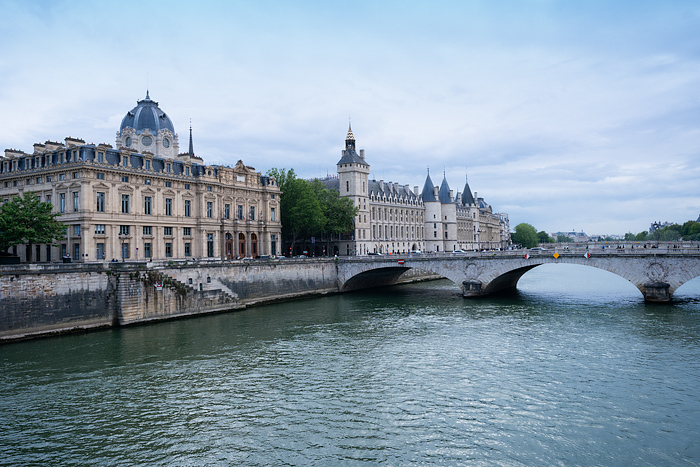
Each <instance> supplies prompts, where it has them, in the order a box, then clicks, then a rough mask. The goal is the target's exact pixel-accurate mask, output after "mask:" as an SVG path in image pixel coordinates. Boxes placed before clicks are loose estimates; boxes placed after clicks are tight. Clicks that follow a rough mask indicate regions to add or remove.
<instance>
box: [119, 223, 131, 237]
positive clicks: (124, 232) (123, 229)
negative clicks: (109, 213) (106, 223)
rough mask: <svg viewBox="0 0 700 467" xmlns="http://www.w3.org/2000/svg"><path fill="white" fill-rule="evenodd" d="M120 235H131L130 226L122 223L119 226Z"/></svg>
mask: <svg viewBox="0 0 700 467" xmlns="http://www.w3.org/2000/svg"><path fill="white" fill-rule="evenodd" d="M119 235H129V226H128V225H120V226H119Z"/></svg>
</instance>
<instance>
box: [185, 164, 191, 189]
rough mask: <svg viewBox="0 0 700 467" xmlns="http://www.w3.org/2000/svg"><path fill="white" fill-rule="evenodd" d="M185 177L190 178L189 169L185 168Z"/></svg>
mask: <svg viewBox="0 0 700 467" xmlns="http://www.w3.org/2000/svg"><path fill="white" fill-rule="evenodd" d="M185 175H187V176H188V177H189V176H190V168H189V167H185ZM188 190H189V188H188Z"/></svg>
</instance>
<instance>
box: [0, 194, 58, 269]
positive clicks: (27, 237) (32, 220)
mask: <svg viewBox="0 0 700 467" xmlns="http://www.w3.org/2000/svg"><path fill="white" fill-rule="evenodd" d="M52 210H53V206H52V205H51V203H44V202H42V201H41V200H39V197H38V196H37V195H36V194H35V193H33V192H26V193H24V195H23V196H15V197H14V198H12V201H8V202H7V203H3V205H2V206H0V250H2V251H7V249H8V248H9V247H11V246H13V245H20V244H25V245H28V248H29V255H28V258H29V261H30V262H31V261H32V245H34V244H37V243H48V244H53V241H54V240H55V239H57V238H61V237H63V236H64V235H65V234H66V225H65V224H64V223H62V222H60V221H59V220H57V217H59V216H60V214H59V213H52V212H51V211H52Z"/></svg>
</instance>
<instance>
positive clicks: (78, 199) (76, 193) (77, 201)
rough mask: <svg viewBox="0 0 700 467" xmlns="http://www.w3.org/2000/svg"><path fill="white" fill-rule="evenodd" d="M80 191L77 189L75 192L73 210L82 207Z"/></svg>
mask: <svg viewBox="0 0 700 467" xmlns="http://www.w3.org/2000/svg"><path fill="white" fill-rule="evenodd" d="M79 196H80V193H78V192H77V191H74V192H73V211H74V212H75V211H78V210H79V209H80V198H79Z"/></svg>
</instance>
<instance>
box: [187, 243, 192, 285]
mask: <svg viewBox="0 0 700 467" xmlns="http://www.w3.org/2000/svg"><path fill="white" fill-rule="evenodd" d="M185 256H192V254H191V251H190V244H189V242H188V243H185ZM190 280H191V279H190Z"/></svg>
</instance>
